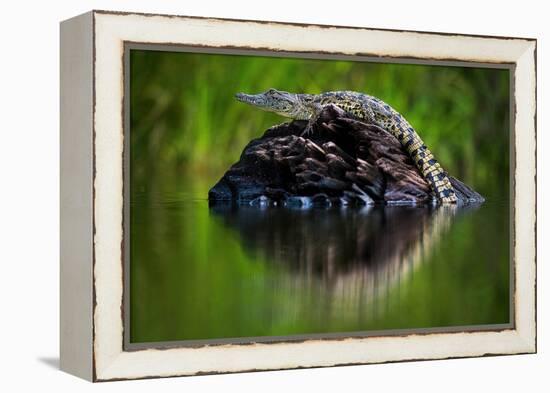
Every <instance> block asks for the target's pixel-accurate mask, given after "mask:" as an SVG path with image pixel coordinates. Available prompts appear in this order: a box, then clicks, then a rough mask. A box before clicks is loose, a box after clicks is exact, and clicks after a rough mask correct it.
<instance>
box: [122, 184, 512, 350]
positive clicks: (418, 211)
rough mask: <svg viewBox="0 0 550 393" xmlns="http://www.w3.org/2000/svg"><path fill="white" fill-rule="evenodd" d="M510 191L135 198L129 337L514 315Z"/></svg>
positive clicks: (286, 331)
mask: <svg viewBox="0 0 550 393" xmlns="http://www.w3.org/2000/svg"><path fill="white" fill-rule="evenodd" d="M508 210H509V205H508V203H507V202H506V201H499V202H497V201H491V200H489V201H488V202H486V203H485V204H483V205H482V206H479V207H477V208H469V209H456V208H438V209H436V208H427V207H417V208H411V207H386V208H383V207H374V208H364V209H350V208H348V209H340V208H332V209H309V210H300V209H286V208H277V207H270V208H257V207H254V208H253V207H239V208H237V207H232V206H231V205H215V206H209V203H208V201H206V200H201V199H193V198H191V197H190V196H189V195H187V194H177V193H175V194H152V193H145V192H136V193H134V194H133V199H132V202H131V265H130V279H131V286H130V288H131V300H130V311H131V324H130V332H131V333H130V334H131V341H132V342H153V341H174V340H196V339H212V338H236V337H257V336H285V335H300V334H315V333H336V332H358V331H369V330H383V329H409V328H428V327H449V326H463V325H479V324H500V323H508V322H509V308H510V303H509V269H510V268H509V266H510V265H509V224H508V222H509V221H508V219H509V211H508Z"/></svg>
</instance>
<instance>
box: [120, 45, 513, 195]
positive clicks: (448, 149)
mask: <svg viewBox="0 0 550 393" xmlns="http://www.w3.org/2000/svg"><path fill="white" fill-rule="evenodd" d="M130 56H131V62H130V64H131V80H130V92H131V155H132V182H133V186H136V187H138V189H141V190H144V189H146V188H148V187H155V186H156V183H155V179H156V178H158V177H159V176H162V175H165V174H168V173H171V175H174V176H186V177H188V176H198V177H200V178H201V179H202V180H201V184H202V185H203V186H202V187H199V188H197V189H196V190H195V196H196V197H198V198H205V197H206V193H207V192H208V188H209V187H211V186H212V185H213V184H214V183H215V182H216V181H217V180H218V179H219V178H220V177H221V176H222V175H223V173H224V171H225V170H226V169H227V168H228V167H229V166H230V165H231V164H232V163H234V162H235V161H236V160H238V157H239V155H240V153H241V151H242V149H243V148H244V146H245V145H246V144H247V143H248V141H249V140H250V139H252V138H256V137H259V136H260V135H261V134H262V133H263V132H264V131H265V129H267V128H269V127H270V126H272V125H274V124H278V123H281V122H283V121H287V120H286V119H284V118H282V117H279V116H277V115H274V114H271V113H267V112H263V111H260V110H257V109H254V108H252V107H249V106H247V105H244V104H242V103H239V102H237V101H236V100H235V99H234V94H235V93H237V92H248V93H256V92H261V91H264V90H266V89H268V88H271V87H273V88H277V89H280V90H286V91H291V92H306V93H320V92H323V91H331V90H355V91H360V92H365V93H367V94H371V95H374V96H377V97H379V98H381V99H383V100H384V101H386V102H388V103H389V104H390V105H392V106H393V107H394V108H395V109H396V110H398V111H399V112H401V113H402V114H403V116H405V117H406V118H407V119H408V120H409V122H410V123H411V124H412V125H413V127H415V128H416V129H417V131H418V133H419V134H420V135H421V137H422V138H423V139H424V141H425V142H426V144H427V145H428V146H429V147H430V148H431V150H432V151H433V152H434V154H435V155H436V157H437V158H438V159H439V161H440V162H441V163H442V164H443V166H444V168H446V169H447V170H448V171H449V172H450V173H451V174H452V175H454V176H456V177H458V178H460V179H461V180H463V181H465V182H466V183H467V184H470V185H472V186H473V187H474V188H476V189H477V190H478V191H480V192H481V193H483V194H485V195H486V196H489V197H491V196H500V195H502V194H503V193H507V192H508V173H509V142H508V141H509V135H510V131H509V115H510V114H509V98H510V97H509V83H510V82H509V78H510V76H509V71H508V70H498V69H486V68H485V69H483V68H467V67H448V66H427V65H403V64H380V63H366V62H352V61H335V60H308V59H292V58H276V57H261V56H238V55H213V54H195V53H175V52H158V51H145V50H132V51H131V55H130Z"/></svg>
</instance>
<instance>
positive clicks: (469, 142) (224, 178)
mask: <svg viewBox="0 0 550 393" xmlns="http://www.w3.org/2000/svg"><path fill="white" fill-rule="evenodd" d="M535 92H536V41H535V40H534V39H526V38H509V37H482V36H470V35H458V34H456V35H455V34H440V33H427V32H422V33H421V32H412V31H393V30H380V29H368V28H355V27H335V26H321V25H300V24H286V23H272V22H260V21H244V20H222V19H213V18H197V17H184V16H169V15H145V14H133V13H117V12H105V11H92V12H89V13H87V14H84V15H81V16H77V17H75V18H73V19H70V20H67V21H64V22H62V23H61V332H60V334H61V349H60V350H61V368H62V369H63V370H65V371H67V372H70V373H72V374H75V375H78V376H80V377H83V378H86V379H88V380H92V381H109V380H120V379H136V378H149V377H165V376H184V375H201V374H211V373H231V372H242V371H250V370H278V369H289V368H307V367H327V366H337V365H348V364H368V363H382V362H395V361H408V360H425V359H444V358H458V357H473V356H489V355H506V354H524V353H533V352H535V351H536V307H535V291H536V255H535V231H536V196H535V189H536V166H535V162H536V159H535V155H536V129H535V121H536V100H535V97H536V95H535Z"/></svg>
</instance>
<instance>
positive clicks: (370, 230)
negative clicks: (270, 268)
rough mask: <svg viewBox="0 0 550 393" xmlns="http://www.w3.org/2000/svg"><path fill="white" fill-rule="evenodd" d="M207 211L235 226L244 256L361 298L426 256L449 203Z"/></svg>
mask: <svg viewBox="0 0 550 393" xmlns="http://www.w3.org/2000/svg"><path fill="white" fill-rule="evenodd" d="M211 211H212V212H214V214H215V215H216V216H217V217H219V218H221V220H222V222H223V223H224V225H226V226H227V227H229V228H232V229H234V230H236V231H237V232H238V234H239V236H240V239H241V241H242V243H243V245H244V246H245V248H246V249H247V250H248V251H249V252H250V253H251V254H252V255H254V256H255V257H263V258H262V259H265V260H267V261H272V262H273V263H277V264H280V265H282V266H284V267H285V268H287V269H288V270H289V271H290V272H291V273H292V274H291V275H290V276H291V277H292V281H293V285H294V286H297V285H298V286H303V285H307V283H309V285H313V286H320V287H322V288H319V289H320V290H322V291H328V292H329V293H330V295H329V297H331V298H332V301H333V302H334V301H344V302H345V303H348V304H362V303H364V302H369V301H372V300H374V299H375V298H377V297H380V296H381V295H383V294H386V293H387V292H388V291H389V289H390V288H391V287H392V286H393V285H394V284H395V283H399V282H400V281H403V280H404V279H406V278H407V275H409V274H411V272H412V271H413V270H414V269H415V268H416V267H417V266H418V265H419V264H421V263H422V262H423V261H426V260H427V259H428V258H429V256H430V255H429V254H430V252H431V250H432V248H433V246H434V245H435V244H436V243H437V242H438V241H439V240H440V238H441V237H442V236H444V235H445V233H446V232H447V230H448V229H449V227H450V225H451V223H452V220H453V217H454V216H455V214H456V212H457V208H456V206H452V205H451V206H442V207H426V206H422V207H365V208H363V209H361V210H358V209H348V208H344V209H287V208H276V207H275V208H273V207H267V208H257V207H247V206H235V205H231V204H222V205H219V204H218V205H213V206H212V207H211ZM297 301H298V300H297ZM382 308H383V307H382ZM356 310H357V308H356ZM357 311H359V312H360V309H358V310H357Z"/></svg>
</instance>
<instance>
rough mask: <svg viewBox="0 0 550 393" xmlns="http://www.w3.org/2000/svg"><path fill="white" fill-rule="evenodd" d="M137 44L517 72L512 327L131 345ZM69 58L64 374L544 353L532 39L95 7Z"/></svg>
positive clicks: (65, 59) (64, 49)
mask: <svg viewBox="0 0 550 393" xmlns="http://www.w3.org/2000/svg"><path fill="white" fill-rule="evenodd" d="M251 32H253V34H250V33H251ZM136 43H138V44H147V45H150V44H154V45H170V46H172V47H173V48H177V47H187V48H196V49H197V51H199V50H203V49H204V48H208V49H209V50H210V51H212V50H222V49H223V50H225V51H226V52H227V51H231V52H232V53H233V52H235V53H238V52H243V51H247V50H251V49H252V50H255V51H267V52H274V51H277V52H290V53H295V54H296V53H299V54H300V55H301V56H304V57H308V56H309V57H321V56H325V57H327V56H332V57H334V56H344V57H348V58H349V56H354V57H357V56H359V57H365V58H368V59H370V60H375V61H392V62H415V63H429V64H446V63H452V64H456V63H457V62H458V63H460V64H466V65H467V64H472V63H484V64H491V65H494V66H495V67H507V68H512V69H513V79H512V85H513V86H514V89H513V92H514V94H513V97H512V100H513V102H512V103H511V104H512V108H513V111H512V113H513V124H512V129H513V130H514V132H513V133H512V141H511V143H512V151H513V152H514V156H513V159H512V171H513V173H512V182H511V184H512V190H511V191H512V196H513V206H514V209H513V214H512V224H513V225H512V227H513V228H514V232H513V234H512V235H513V237H512V243H513V250H512V251H513V252H512V254H511V255H512V256H513V261H514V264H513V270H512V273H513V277H512V279H513V283H514V285H513V286H512V288H511V289H512V290H513V292H512V296H513V305H514V312H513V313H512V316H513V321H512V322H513V323H512V325H511V326H510V327H508V328H504V329H495V330H491V329H488V330H483V331H445V332H441V331H427V332H422V333H421V334H420V333H418V332H409V333H406V332H405V333H403V334H400V335H395V334H394V335H383V334H382V335H376V336H361V337H357V336H353V335H348V336H347V337H346V336H345V335H344V337H338V338H337V339H335V338H332V339H323V338H322V337H312V338H310V339H305V340H301V341H294V342H293V341H286V342H271V343H262V342H254V343H248V344H247V345H242V343H240V344H239V343H224V344H220V345H210V346H209V345H203V346H197V347H185V346H178V345H174V346H170V347H167V348H164V349H161V348H132V347H129V346H127V345H125V342H124V301H123V299H124V292H125V280H124V277H125V272H124V267H125V265H124V260H125V246H124V245H125V237H124V216H125V215H124V177H125V173H124V168H125V165H124V155H125V148H124V146H125V141H124V136H125V134H124V129H125V124H124V123H125V113H126V112H127V111H125V104H124V92H125V88H124V69H125V67H124V61H125V56H124V53H125V49H126V48H127V45H128V44H136ZM321 43H322V44H321ZM201 48H202V49H201ZM60 64H61V271H60V275H61V277H60V279H61V288H60V289H61V296H60V300H61V316H60V324H61V331H60V335H61V337H60V338H61V340H60V342H61V347H60V352H61V368H62V369H63V370H65V371H67V372H70V373H72V374H75V375H77V376H80V377H82V378H85V379H88V380H91V381H107V380H118V379H134V378H148V377H165V376H179V375H198V374H210V373H228V372H242V371H251V370H274V369H288V368H302V367H326V366H336V365H345V364H367V363H381V362H394V361H408V360H424V359H443V358H454V357H471V356H485V355H504V354H519V353H534V352H536V251H535V250H536V249H535V246H536V245H535V239H536V40H534V39H524V38H504V37H481V36H468V35H454V34H440V33H420V32H411V31H392V30H380V29H366V28H354V27H334V26H320V25H300V24H287V23H272V22H259V21H242V20H222V19H213V18H196V17H184V16H168V15H146V14H130V13H116V12H105V11H92V12H89V13H87V14H84V15H81V16H78V17H75V18H72V19H69V20H67V21H64V22H62V24H61V62H60Z"/></svg>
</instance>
